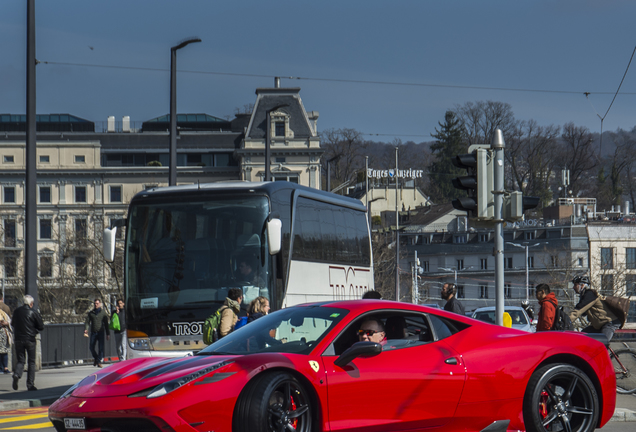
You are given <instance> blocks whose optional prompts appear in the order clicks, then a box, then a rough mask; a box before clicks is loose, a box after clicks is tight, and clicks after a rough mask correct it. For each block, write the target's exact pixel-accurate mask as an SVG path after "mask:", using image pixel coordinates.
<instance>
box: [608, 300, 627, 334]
mask: <svg viewBox="0 0 636 432" xmlns="http://www.w3.org/2000/svg"><path fill="white" fill-rule="evenodd" d="M601 301H602V302H603V304H604V306H607V309H609V310H610V312H612V313H613V314H614V315H616V318H618V319H619V320H621V328H623V326H624V325H625V321H627V314H628V313H629V299H628V298H626V297H615V296H605V297H602V296H601Z"/></svg>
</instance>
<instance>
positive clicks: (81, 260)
mask: <svg viewBox="0 0 636 432" xmlns="http://www.w3.org/2000/svg"><path fill="white" fill-rule="evenodd" d="M87 267H88V266H87V263H86V257H82V256H78V257H75V275H76V276H77V277H80V278H85V277H87V276H88V268H87Z"/></svg>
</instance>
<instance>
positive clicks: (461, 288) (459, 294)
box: [457, 285, 465, 298]
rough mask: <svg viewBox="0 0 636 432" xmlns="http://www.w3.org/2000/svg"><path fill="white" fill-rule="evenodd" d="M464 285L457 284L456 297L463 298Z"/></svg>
mask: <svg viewBox="0 0 636 432" xmlns="http://www.w3.org/2000/svg"><path fill="white" fill-rule="evenodd" d="M464 297H465V294H464V285H457V298H464Z"/></svg>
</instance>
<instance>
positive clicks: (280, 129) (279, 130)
mask: <svg viewBox="0 0 636 432" xmlns="http://www.w3.org/2000/svg"><path fill="white" fill-rule="evenodd" d="M274 128H275V133H274V136H277V137H284V136H285V122H284V121H277V122H274Z"/></svg>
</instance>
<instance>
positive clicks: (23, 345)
mask: <svg viewBox="0 0 636 432" xmlns="http://www.w3.org/2000/svg"><path fill="white" fill-rule="evenodd" d="M11 326H12V327H13V334H14V337H15V352H16V354H17V357H18V363H17V365H16V367H15V371H14V373H13V390H17V389H18V381H20V378H22V373H23V372H24V363H25V362H24V356H25V354H26V355H27V356H28V361H29V363H28V364H29V371H28V373H27V382H26V385H27V390H29V391H33V390H37V388H36V387H35V337H36V336H37V334H38V332H41V331H42V330H44V323H43V322H42V317H41V316H40V314H39V313H38V311H36V310H33V297H31V296H30V295H25V296H24V305H23V306H21V307H19V308H17V309H16V310H15V312H13V319H12V320H11Z"/></svg>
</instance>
